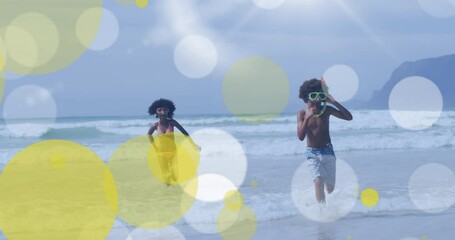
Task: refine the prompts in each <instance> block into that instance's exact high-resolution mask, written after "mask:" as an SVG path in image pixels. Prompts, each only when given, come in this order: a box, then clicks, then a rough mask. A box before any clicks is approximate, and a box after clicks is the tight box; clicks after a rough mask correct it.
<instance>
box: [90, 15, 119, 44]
mask: <svg viewBox="0 0 455 240" xmlns="http://www.w3.org/2000/svg"><path fill="white" fill-rule="evenodd" d="M118 35H119V23H118V20H117V17H115V15H114V14H113V13H112V12H111V11H109V10H107V9H105V8H103V10H102V15H101V22H100V26H99V29H98V32H97V33H96V35H95V39H93V42H92V43H91V44H90V46H86V47H88V48H89V49H91V50H94V51H101V50H105V49H107V48H109V47H110V46H112V44H114V43H115V41H116V40H117V38H118Z"/></svg>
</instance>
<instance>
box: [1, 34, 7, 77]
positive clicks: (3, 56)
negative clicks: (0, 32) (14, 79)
mask: <svg viewBox="0 0 455 240" xmlns="http://www.w3.org/2000/svg"><path fill="white" fill-rule="evenodd" d="M6 58H7V52H6V47H5V42H4V41H3V39H2V38H1V37H0V76H3V75H4V73H5V69H6Z"/></svg>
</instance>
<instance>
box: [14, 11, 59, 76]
mask: <svg viewBox="0 0 455 240" xmlns="http://www.w3.org/2000/svg"><path fill="white" fill-rule="evenodd" d="M5 42H6V46H7V47H8V48H7V50H8V54H9V56H11V60H14V61H15V62H17V63H18V64H20V65H22V66H23V67H25V68H27V67H28V68H32V69H33V68H36V67H39V66H43V65H44V64H47V63H48V62H49V61H51V60H52V59H53V58H54V56H55V54H56V53H57V50H58V48H59V45H60V35H59V32H58V29H57V27H56V25H55V23H54V22H53V21H52V20H51V19H50V18H49V17H47V16H46V15H43V14H40V13H35V12H30V13H25V14H21V15H20V16H18V17H16V18H15V19H14V20H13V21H12V22H11V23H10V24H9V25H8V27H7V28H6V31H5Z"/></svg>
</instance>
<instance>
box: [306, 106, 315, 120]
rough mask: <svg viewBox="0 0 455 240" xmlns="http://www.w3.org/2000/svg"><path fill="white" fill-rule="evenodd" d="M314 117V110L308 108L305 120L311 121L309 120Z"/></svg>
mask: <svg viewBox="0 0 455 240" xmlns="http://www.w3.org/2000/svg"><path fill="white" fill-rule="evenodd" d="M313 116H314V112H313V110H311V109H309V108H307V109H306V110H305V119H309V118H311V117H313Z"/></svg>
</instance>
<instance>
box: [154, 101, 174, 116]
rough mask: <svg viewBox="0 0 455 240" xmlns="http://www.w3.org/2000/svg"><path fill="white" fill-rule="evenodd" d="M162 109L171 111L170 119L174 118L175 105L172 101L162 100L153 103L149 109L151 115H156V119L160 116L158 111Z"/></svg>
mask: <svg viewBox="0 0 455 240" xmlns="http://www.w3.org/2000/svg"><path fill="white" fill-rule="evenodd" d="M160 107H166V108H168V109H169V113H168V117H169V118H172V117H173V116H174V111H175V105H174V103H173V102H172V101H171V100H168V99H164V98H160V99H158V100H156V101H154V102H153V103H152V105H150V107H149V114H150V115H153V114H155V116H156V117H158V115H157V114H156V109H158V108H160Z"/></svg>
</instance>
